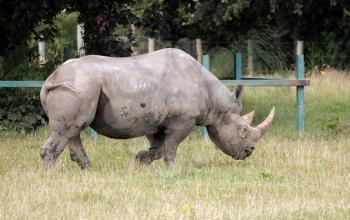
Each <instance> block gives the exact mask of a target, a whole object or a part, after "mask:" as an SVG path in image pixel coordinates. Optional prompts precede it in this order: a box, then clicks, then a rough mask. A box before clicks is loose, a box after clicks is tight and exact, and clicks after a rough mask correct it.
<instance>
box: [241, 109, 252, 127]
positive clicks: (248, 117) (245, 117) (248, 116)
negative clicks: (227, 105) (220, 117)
mask: <svg viewBox="0 0 350 220" xmlns="http://www.w3.org/2000/svg"><path fill="white" fill-rule="evenodd" d="M254 114H255V111H251V112H249V113H247V114H245V115H243V116H241V117H242V119H243V120H244V121H245V122H247V123H248V124H249V125H250V124H251V123H252V121H253V117H254Z"/></svg>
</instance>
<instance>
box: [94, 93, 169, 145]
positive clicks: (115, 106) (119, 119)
mask: <svg viewBox="0 0 350 220" xmlns="http://www.w3.org/2000/svg"><path fill="white" fill-rule="evenodd" d="M150 104H154V103H147V101H143V100H132V101H130V100H123V99H118V98H116V99H115V100H110V99H109V98H108V97H107V96H106V95H105V94H104V93H101V95H100V98H99V102H98V107H97V111H96V115H95V118H94V120H93V122H92V123H91V125H90V126H91V127H92V128H93V129H94V130H96V131H97V133H99V134H101V135H104V136H107V137H110V138H117V139H126V138H134V137H139V136H143V135H148V134H154V133H157V132H158V131H159V130H160V129H161V127H162V121H163V120H164V119H165V117H166V114H167V113H166V110H165V106H164V105H160V104H158V105H157V108H152V105H150Z"/></svg>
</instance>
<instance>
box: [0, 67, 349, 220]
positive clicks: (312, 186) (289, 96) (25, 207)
mask: <svg viewBox="0 0 350 220" xmlns="http://www.w3.org/2000/svg"><path fill="white" fill-rule="evenodd" d="M311 82H312V85H311V86H310V87H308V88H306V95H305V96H306V103H305V114H306V121H305V126H306V131H305V133H304V134H301V135H299V134H298V133H297V132H295V115H294V114H295V104H294V102H295V89H294V88H290V89H287V88H254V89H253V88H246V89H245V95H244V105H243V107H244V109H245V111H246V112H248V111H250V110H252V109H254V108H255V110H256V113H257V115H256V119H255V120H254V122H253V123H258V122H259V120H261V119H262V118H263V117H264V116H265V115H266V114H267V113H268V111H269V110H270V108H271V107H272V105H275V106H276V120H275V122H274V124H273V126H272V128H271V130H270V131H269V132H268V134H267V135H266V136H265V137H264V138H263V139H262V140H261V141H260V142H259V144H258V146H257V149H256V150H255V152H254V153H253V155H252V156H251V157H249V158H248V159H247V160H245V161H234V160H232V159H231V158H229V157H228V156H226V155H224V154H223V153H222V152H220V151H219V150H218V149H216V148H215V147H214V145H213V144H212V143H211V142H210V141H206V140H204V139H202V138H201V137H200V135H199V131H198V129H197V130H195V131H194V132H193V133H192V134H191V136H190V137H188V138H187V139H186V140H185V141H184V143H182V144H181V146H180V148H179V150H178V155H177V163H176V165H175V166H174V167H172V168H166V167H165V166H164V164H163V161H156V162H154V163H153V164H151V165H150V166H149V167H142V166H138V165H137V164H136V163H135V161H134V157H135V155H136V153H137V152H138V151H139V150H141V149H145V148H147V142H146V140H145V139H144V138H137V139H132V140H123V141H120V140H112V139H108V138H104V137H101V136H98V138H97V140H96V141H94V140H90V139H89V138H88V135H87V132H85V133H84V136H83V139H84V140H83V141H84V144H85V147H86V149H87V153H88V155H89V157H90V160H91V162H92V168H91V169H90V170H88V171H81V170H80V169H79V168H78V166H77V165H76V164H74V163H72V162H71V161H70V159H69V156H68V152H67V151H65V152H64V153H63V154H62V155H61V157H60V158H59V160H58V163H57V166H56V169H55V170H52V171H49V172H46V171H44V170H43V169H42V167H41V160H40V158H39V149H40V147H41V145H42V144H43V143H44V141H45V138H46V137H47V136H48V130H47V128H43V129H41V130H39V131H38V132H37V133H35V134H32V135H26V136H25V135H21V134H19V133H16V132H1V133H0V219H38V218H40V219H42V218H44V219H51V218H53V219H63V218H65V219H77V218H78V219H111V218H112V219H349V218H350V162H349V161H350V79H349V78H348V77H346V76H343V75H340V74H336V73H329V74H327V75H326V76H322V77H321V76H318V77H311Z"/></svg>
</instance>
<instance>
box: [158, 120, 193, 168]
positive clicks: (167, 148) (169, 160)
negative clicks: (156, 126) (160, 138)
mask: <svg viewBox="0 0 350 220" xmlns="http://www.w3.org/2000/svg"><path fill="white" fill-rule="evenodd" d="M194 125H195V120H176V121H174V122H172V123H169V125H168V127H167V128H166V129H165V130H164V133H165V134H166V136H165V139H164V146H163V148H164V149H163V159H164V163H165V165H167V166H170V165H172V164H174V163H175V157H176V151H177V147H178V146H179V144H180V143H181V141H183V140H184V139H185V138H186V137H187V136H188V135H189V133H190V132H191V130H192V128H193V126H194Z"/></svg>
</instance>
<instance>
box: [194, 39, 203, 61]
mask: <svg viewBox="0 0 350 220" xmlns="http://www.w3.org/2000/svg"><path fill="white" fill-rule="evenodd" d="M196 52H197V60H198V62H201V61H202V56H203V52H202V40H201V39H200V38H197V39H196Z"/></svg>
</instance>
